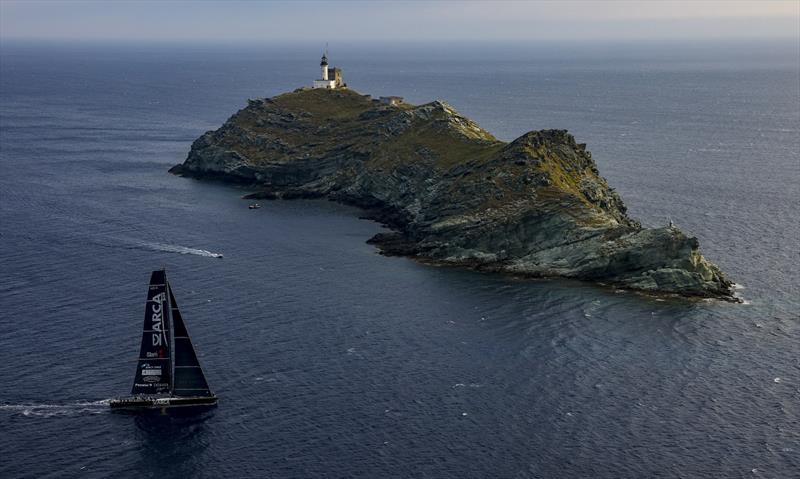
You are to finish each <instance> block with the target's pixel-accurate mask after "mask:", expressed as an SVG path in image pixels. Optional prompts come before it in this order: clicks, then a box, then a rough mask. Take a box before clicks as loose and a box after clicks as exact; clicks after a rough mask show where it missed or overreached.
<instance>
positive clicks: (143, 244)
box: [93, 236, 223, 258]
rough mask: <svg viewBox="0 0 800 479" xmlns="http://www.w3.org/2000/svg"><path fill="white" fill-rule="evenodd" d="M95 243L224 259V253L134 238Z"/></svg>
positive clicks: (108, 237) (110, 239)
mask: <svg viewBox="0 0 800 479" xmlns="http://www.w3.org/2000/svg"><path fill="white" fill-rule="evenodd" d="M93 242H94V243H95V244H97V245H99V246H103V247H106V248H119V247H120V246H122V247H124V248H126V249H143V250H147V251H163V252H166V253H178V254H191V255H195V256H203V257H205V258H222V257H223V256H222V253H214V252H213V251H208V250H204V249H200V248H190V247H188V246H181V245H176V244H167V243H155V242H150V241H140V240H137V239H132V238H119V237H114V236H106V237H101V238H94V239H93Z"/></svg>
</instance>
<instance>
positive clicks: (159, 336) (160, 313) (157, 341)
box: [150, 293, 167, 346]
mask: <svg viewBox="0 0 800 479" xmlns="http://www.w3.org/2000/svg"><path fill="white" fill-rule="evenodd" d="M166 299H167V293H159V294H157V295H155V296H153V300H152V301H153V302H152V303H151V304H152V308H153V309H152V315H151V316H150V320H151V321H152V324H153V327H152V328H151V329H152V330H153V334H152V338H153V346H162V345H165V344H166V342H167V338H166V335H165V334H164V302H165V301H166Z"/></svg>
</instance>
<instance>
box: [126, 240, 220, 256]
mask: <svg viewBox="0 0 800 479" xmlns="http://www.w3.org/2000/svg"><path fill="white" fill-rule="evenodd" d="M137 246H140V247H142V248H146V249H150V250H153V251H165V252H167V253H178V254H193V255H196V256H205V257H206V258H222V253H212V252H211V251H207V250H204V249H197V248H189V247H188V246H180V245H172V244H164V243H147V242H141V243H138V244H137Z"/></svg>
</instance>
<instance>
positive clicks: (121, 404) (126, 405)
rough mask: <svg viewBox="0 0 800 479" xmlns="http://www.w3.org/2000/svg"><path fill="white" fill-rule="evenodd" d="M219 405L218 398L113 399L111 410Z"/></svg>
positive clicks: (144, 409) (110, 404) (110, 403)
mask: <svg viewBox="0 0 800 479" xmlns="http://www.w3.org/2000/svg"><path fill="white" fill-rule="evenodd" d="M216 405H217V397H216V396H204V397H164V398H150V397H127V398H120V399H112V400H111V401H110V402H109V406H110V407H111V409H117V410H124V411H148V410H164V409H173V408H190V407H193V408H208V407H214V406H216Z"/></svg>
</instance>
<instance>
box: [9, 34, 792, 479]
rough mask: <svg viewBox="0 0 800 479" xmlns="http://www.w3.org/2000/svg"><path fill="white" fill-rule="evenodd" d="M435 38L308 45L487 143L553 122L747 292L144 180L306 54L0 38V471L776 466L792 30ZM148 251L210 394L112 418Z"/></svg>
mask: <svg viewBox="0 0 800 479" xmlns="http://www.w3.org/2000/svg"><path fill="white" fill-rule="evenodd" d="M452 48H453V50H452V51H450V50H447V49H446V48H442V49H431V50H420V49H415V48H411V47H408V48H399V47H395V48H394V50H392V51H391V52H390V53H391V55H388V54H387V52H386V51H385V50H382V49H379V48H377V47H376V48H372V49H368V48H362V49H360V50H358V51H351V52H349V53H348V52H342V55H341V56H340V57H338V58H337V56H336V55H334V54H332V55H331V57H332V59H333V60H334V63H336V64H339V65H341V66H342V67H343V68H344V71H345V76H346V80H347V82H348V83H349V84H350V86H351V87H353V88H355V89H357V90H359V91H361V92H364V93H372V94H374V95H381V94H383V95H386V94H396V95H403V96H405V97H406V99H407V100H409V101H412V102H415V103H421V102H425V101H430V100H432V99H435V98H443V99H445V100H447V101H448V102H449V103H451V104H452V105H453V106H455V107H456V108H457V109H458V110H459V111H461V112H462V113H464V114H466V115H467V116H470V117H472V118H473V119H475V120H476V121H478V122H479V123H480V124H481V125H482V126H483V127H485V128H487V129H488V130H490V131H491V132H493V133H494V134H496V135H497V136H498V137H500V138H503V139H507V140H510V139H513V138H514V137H516V136H518V135H519V134H522V133H524V132H525V131H527V130H531V129H537V128H567V129H569V130H570V131H571V132H572V133H573V134H575V136H576V137H577V139H578V141H579V142H586V143H588V145H589V149H590V150H591V151H592V152H593V155H594V158H595V160H596V161H597V163H598V166H599V169H600V172H601V173H602V174H603V175H604V176H605V177H606V178H607V179H608V180H609V182H610V184H611V185H612V186H614V187H615V188H617V189H618V190H619V192H620V193H621V195H622V197H623V199H624V200H625V203H626V204H627V206H628V208H629V210H630V212H631V214H632V215H633V216H634V217H637V218H639V219H640V220H642V221H643V222H644V223H645V224H649V225H658V224H664V223H666V221H667V218H671V219H672V220H673V221H675V223H676V224H677V225H678V226H679V227H681V228H682V229H684V230H685V231H687V232H689V233H690V234H693V235H696V236H698V237H699V239H700V241H701V245H702V248H703V251H704V253H705V254H706V256H707V257H708V258H709V259H710V260H712V261H714V262H716V263H717V264H719V265H720V266H721V267H722V269H723V270H724V271H726V272H727V273H728V274H729V276H730V277H731V278H733V279H734V280H735V281H737V283H739V284H740V285H741V288H742V289H741V291H740V293H741V295H742V296H743V298H744V299H746V304H743V305H733V304H727V303H718V302H684V301H656V300H654V299H651V298H645V297H641V296H638V295H635V294H631V293H625V292H620V291H615V290H613V289H607V288H602V287H597V286H592V285H589V284H583V283H576V282H568V281H519V280H514V279H510V278H506V277H502V276H494V275H482V274H477V273H474V272H469V271H461V270H456V269H447V268H435V267H430V266H425V265H420V264H417V263H415V262H413V261H410V260H407V259H403V258H385V257H382V256H380V255H378V254H377V253H376V251H375V249H374V248H373V247H372V246H370V245H367V244H366V243H365V240H366V239H367V238H369V237H370V236H372V235H373V234H375V233H376V232H378V231H380V226H379V225H377V224H374V223H372V222H369V221H364V220H359V219H358V216H359V211H357V210H354V209H351V208H348V207H343V206H339V205H335V204H332V203H329V202H325V201H297V202H270V203H265V204H264V205H263V208H261V209H260V210H255V211H251V210H248V209H247V208H246V204H247V203H246V202H245V201H243V200H241V199H240V196H241V195H242V194H243V193H244V192H245V191H244V190H240V189H237V188H234V187H230V186H225V185H220V184H213V183H204V182H197V181H193V180H188V179H183V178H178V177H174V176H172V175H169V174H167V173H166V170H167V169H168V168H169V167H170V166H172V165H173V164H175V163H178V162H180V161H182V160H183V159H184V158H185V155H186V153H187V151H188V148H189V145H190V144H191V142H192V141H193V140H194V139H195V138H196V137H197V136H199V135H200V134H201V133H202V132H204V131H206V130H208V129H212V128H216V127H218V126H219V125H220V124H221V123H222V122H223V121H224V120H225V119H226V118H227V117H228V116H229V115H230V114H231V113H233V112H234V111H235V110H236V109H238V108H241V107H242V106H244V104H245V100H246V98H248V97H256V96H270V95H274V94H278V93H281V92H283V91H287V90H291V89H293V88H295V87H297V86H299V85H302V84H305V83H308V82H309V81H310V79H312V78H313V77H314V75H315V74H316V72H317V67H316V63H317V56H318V55H317V52H316V51H315V50H313V49H311V50H308V51H304V50H303V51H301V50H300V49H296V50H285V49H280V48H277V47H268V48H261V49H257V48H255V47H246V48H245V47H242V48H234V47H225V48H223V47H215V48H200V47H192V48H189V47H185V48H177V47H170V48H167V47H157V46H152V45H151V46H124V47H122V46H118V47H114V46H104V47H97V46H79V47H76V46H72V47H66V46H59V47H54V46H46V45H38V46H37V45H19V44H5V45H3V48H2V50H0V73H2V74H1V75H0V246H2V248H0V264H1V265H2V271H1V272H0V306H2V311H3V314H2V315H0V385H2V387H1V388H0V431H2V434H0V451H2V454H0V475H2V476H3V477H64V476H67V477H108V476H116V477H132V476H134V475H136V476H137V477H138V476H144V477H155V476H158V477H186V476H189V475H191V476H195V477H220V476H223V475H225V476H230V477H437V478H438V477H589V476H591V477H702V476H717V477H718V476H727V477H792V476H793V475H796V474H797V472H796V471H797V470H800V460H799V459H798V458H800V406H799V404H800V362H799V361H800V360H798V358H799V357H800V346H798V344H800V343H799V342H798V340H799V339H800V337H798V336H799V335H800V327H799V326H798V311H799V310H800V301H798V297H800V294H798V286H799V285H800V273H798V270H797V267H796V266H797V264H798V253H799V251H800V248H798V240H797V238H798V237H800V214H799V213H798V208H797V206H798V200H799V199H800V194H799V192H798V178H800V175H799V173H800V171H799V170H800V153H798V152H800V92H799V91H798V88H800V87H798V84H799V83H798V82H799V81H800V75H798V68H799V67H800V66H798V63H797V56H796V55H795V54H794V52H792V51H789V52H788V53H787V54H786V55H783V56H782V55H781V54H779V53H775V52H776V51H777V52H781V51H783V50H780V49H777V50H776V49H774V48H770V49H765V50H764V51H767V52H770V53H768V54H767V53H765V54H763V55H758V54H754V55H747V54H746V53H747V52H743V53H741V54H740V55H738V56H737V55H733V54H731V53H730V51H729V50H728V49H725V48H721V49H720V50H719V51H717V50H713V49H711V50H708V51H700V52H694V53H690V52H683V53H682V52H681V51H674V50H669V51H666V52H665V51H664V50H659V49H654V50H653V51H648V50H647V49H641V50H637V51H633V52H629V53H628V54H624V55H623V54H622V53H619V52H612V53H606V54H605V56H598V55H595V54H593V53H592V54H589V53H586V52H577V51H574V52H567V53H564V54H563V55H560V56H559V55H554V54H553V52H550V51H540V50H535V49H533V50H529V49H524V48H516V49H512V48H503V49H500V47H493V48H495V50H492V49H491V48H489V47H486V48H483V49H475V50H474V51H465V50H463V49H458V48H455V47H452ZM307 57H308V58H307ZM216 254H224V259H218V258H215V257H214V255H216ZM162 265H164V266H166V267H167V270H168V273H169V275H170V278H171V281H172V283H173V287H174V290H175V294H176V296H177V300H178V302H179V303H180V304H181V308H182V310H183V311H184V316H185V317H186V319H187V322H188V326H189V328H190V330H191V332H192V335H193V337H194V340H195V342H196V343H197V348H198V350H199V352H200V354H201V361H202V362H203V364H204V366H205V369H206V370H207V376H208V378H209V381H210V383H211V385H212V387H213V388H214V389H215V391H216V392H217V394H218V395H219V396H220V398H221V402H220V407H219V408H217V409H216V410H214V411H212V412H209V413H207V414H205V415H203V416H200V417H192V418H169V417H167V418H152V417H151V418H134V417H131V416H124V415H117V414H111V413H109V412H108V410H107V406H106V404H105V401H106V400H107V399H108V398H110V397H112V396H115V395H118V394H122V393H125V392H126V391H127V390H128V389H129V387H130V382H131V380H132V376H133V367H134V362H133V359H134V357H135V354H136V348H137V347H138V343H137V341H138V339H137V335H138V334H139V329H140V328H141V324H140V321H141V317H140V316H141V310H142V303H143V299H144V294H145V284H146V282H147V279H148V277H149V272H150V270H151V269H153V268H157V267H160V266H162Z"/></svg>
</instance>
